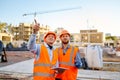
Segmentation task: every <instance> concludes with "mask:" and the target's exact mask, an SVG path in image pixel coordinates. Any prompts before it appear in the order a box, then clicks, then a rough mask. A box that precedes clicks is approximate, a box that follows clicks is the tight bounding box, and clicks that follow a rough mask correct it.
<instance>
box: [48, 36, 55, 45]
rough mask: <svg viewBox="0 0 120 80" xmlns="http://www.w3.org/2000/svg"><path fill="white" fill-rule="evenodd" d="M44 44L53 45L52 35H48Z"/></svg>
mask: <svg viewBox="0 0 120 80" xmlns="http://www.w3.org/2000/svg"><path fill="white" fill-rule="evenodd" d="M46 42H47V43H48V44H53V43H54V42H55V36H54V35H53V34H49V35H47V37H46Z"/></svg>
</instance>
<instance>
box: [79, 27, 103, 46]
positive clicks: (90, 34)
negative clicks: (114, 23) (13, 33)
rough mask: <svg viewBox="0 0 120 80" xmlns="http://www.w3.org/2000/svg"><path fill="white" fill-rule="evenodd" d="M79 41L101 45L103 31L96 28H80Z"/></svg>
mask: <svg viewBox="0 0 120 80" xmlns="http://www.w3.org/2000/svg"><path fill="white" fill-rule="evenodd" d="M80 42H82V43H84V44H89V43H91V44H99V45H103V32H98V31H97V29H93V30H80Z"/></svg>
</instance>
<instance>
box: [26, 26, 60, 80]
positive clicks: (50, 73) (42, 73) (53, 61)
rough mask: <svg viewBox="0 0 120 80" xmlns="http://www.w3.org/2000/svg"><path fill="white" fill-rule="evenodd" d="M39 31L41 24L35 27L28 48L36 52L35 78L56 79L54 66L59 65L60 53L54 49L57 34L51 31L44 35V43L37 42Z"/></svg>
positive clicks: (37, 79) (35, 79) (38, 79)
mask: <svg viewBox="0 0 120 80" xmlns="http://www.w3.org/2000/svg"><path fill="white" fill-rule="evenodd" d="M38 31H39V25H38V24H36V25H34V27H33V34H32V35H31V37H30V39H29V42H28V49H29V50H30V51H31V52H33V53H34V54H35V60H34V69H33V79H34V80H55V71H54V70H52V69H51V68H52V67H57V66H58V65H57V64H58V62H57V60H58V55H57V53H56V51H55V50H54V47H53V43H54V42H55V40H56V34H55V33H54V32H52V31H49V32H47V33H46V34H45V36H44V44H41V45H40V44H36V34H37V32H38Z"/></svg>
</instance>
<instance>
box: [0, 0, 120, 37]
mask: <svg viewBox="0 0 120 80" xmlns="http://www.w3.org/2000/svg"><path fill="white" fill-rule="evenodd" d="M78 7H79V8H78ZM70 8H77V9H71V10H65V9H70ZM0 10H1V11H0V22H6V23H8V24H13V25H14V26H16V25H19V23H22V22H25V23H32V22H33V20H34V15H27V16H23V14H29V13H34V12H37V13H41V12H45V11H48V12H49V11H53V10H64V11H58V12H52V13H50V12H49V13H44V14H37V15H36V17H35V18H36V19H37V22H39V23H40V24H42V25H49V26H50V27H51V30H55V29H56V28H58V27H62V28H64V29H67V30H68V31H69V32H70V33H79V32H80V30H84V29H97V30H98V32H103V33H104V34H106V33H111V35H112V36H120V30H119V27H120V0H0Z"/></svg>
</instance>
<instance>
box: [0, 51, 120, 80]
mask: <svg viewBox="0 0 120 80" xmlns="http://www.w3.org/2000/svg"><path fill="white" fill-rule="evenodd" d="M6 54H7V60H8V62H0V67H3V66H7V65H11V64H14V63H17V62H21V61H25V60H29V59H32V58H34V55H33V54H32V53H31V52H30V51H6ZM103 61H106V62H120V57H116V56H115V55H108V54H106V55H103ZM7 77H8V78H7ZM2 78H3V79H2ZM5 78H6V79H5ZM0 80H32V77H29V78H24V79H15V78H14V79H12V78H11V79H10V76H9V75H0Z"/></svg>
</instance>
